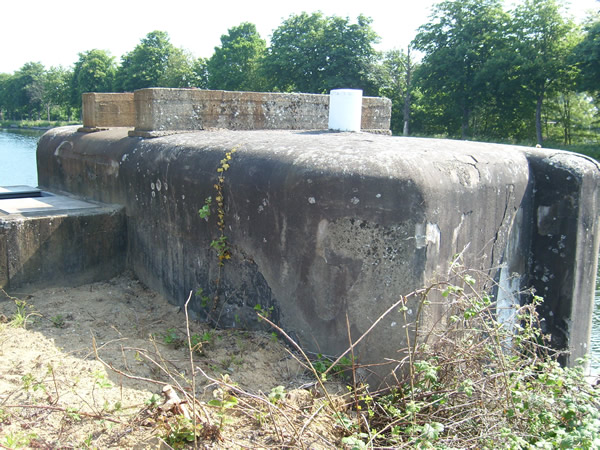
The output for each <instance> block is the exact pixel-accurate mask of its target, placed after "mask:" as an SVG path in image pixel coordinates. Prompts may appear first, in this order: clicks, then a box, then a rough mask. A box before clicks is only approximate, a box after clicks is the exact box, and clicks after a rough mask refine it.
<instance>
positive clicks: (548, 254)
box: [38, 93, 600, 385]
mask: <svg viewBox="0 0 600 450" xmlns="http://www.w3.org/2000/svg"><path fill="white" fill-rule="evenodd" d="M156 94H157V93H153V95H156ZM214 95H216V94H214ZM126 136H127V135H126V131H125V130H118V129H114V130H109V131H104V132H99V133H93V134H88V135H83V134H77V133H74V131H73V129H72V128H63V129H55V130H51V131H49V132H48V133H46V134H45V135H44V136H43V137H42V138H41V140H40V143H39V146H38V167H39V173H38V179H39V183H40V186H42V187H48V188H50V187H51V188H53V189H56V190H62V191H66V192H73V193H76V194H77V195H78V196H82V197H84V198H90V199H95V200H98V201H104V202H108V203H116V204H121V205H124V206H125V208H126V211H127V222H128V226H127V232H128V254H127V261H128V267H129V268H131V269H132V270H134V272H135V273H136V274H137V276H138V277H139V278H140V279H141V280H142V281H143V282H144V283H146V284H147V285H148V286H150V287H151V288H153V289H155V290H157V291H159V292H160V293H162V294H163V295H165V296H166V297H167V298H169V299H170V300H171V301H172V302H174V303H176V304H180V305H181V304H183V302H185V300H186V299H187V296H188V295H189V292H190V291H194V292H196V290H197V289H198V288H202V289H203V290H204V292H206V293H208V295H209V297H210V298H211V299H212V298H214V297H215V296H217V302H216V304H215V306H214V309H213V307H212V305H211V306H210V307H209V308H204V307H203V306H202V301H201V299H200V298H194V299H193V300H192V302H191V307H192V309H193V310H194V311H195V313H196V314H197V315H198V317H200V318H203V319H204V320H208V321H211V322H213V323H218V324H219V325H220V326H224V327H245V328H256V327H260V326H263V324H261V323H259V322H258V321H257V320H256V318H255V317H256V316H255V314H254V307H255V306H256V305H257V304H260V305H261V307H262V308H263V309H265V310H268V309H269V308H272V318H273V319H274V320H275V321H276V322H277V323H279V324H280V325H281V326H282V327H283V328H284V329H285V330H286V331H287V332H288V333H290V334H291V335H292V336H294V337H295V338H296V339H297V340H298V342H300V344H301V345H303V346H304V347H305V348H306V349H307V350H311V351H316V352H322V353H326V354H338V353H339V352H341V351H343V350H345V349H346V347H347V344H348V336H347V327H346V316H347V317H348V320H349V322H350V330H351V334H352V337H354V338H357V337H358V336H360V335H361V334H362V333H363V332H365V330H367V329H368V328H369V327H370V326H371V324H372V323H373V322H374V321H375V320H376V319H377V318H378V317H379V315H380V314H381V313H382V312H383V311H385V310H386V309H387V308H389V307H390V305H392V304H393V303H394V302H395V301H396V300H397V299H398V298H399V296H400V295H405V294H407V293H409V292H411V291H412V290H414V289H418V288H421V287H423V286H425V285H428V284H429V283H431V282H434V281H436V280H438V279H439V278H443V277H444V276H445V274H446V273H447V270H448V265H449V263H450V261H451V260H452V258H453V256H454V255H455V254H457V253H461V252H462V254H463V260H464V263H465V265H466V266H467V267H470V268H473V269H479V270H482V271H484V272H485V273H487V274H488V275H489V276H490V277H493V278H495V279H498V280H499V281H500V284H501V291H502V292H500V293H499V299H501V300H502V301H503V302H504V305H505V306H507V307H509V308H510V307H511V306H512V305H515V304H519V303H520V302H521V301H522V297H521V296H520V295H519V291H520V290H521V289H524V288H529V287H531V286H534V287H535V288H536V289H537V291H538V293H539V294H541V295H544V297H545V298H546V305H548V306H547V308H548V309H547V310H545V311H544V312H543V313H544V315H545V318H546V325H545V326H546V327H547V329H546V331H547V332H549V333H551V334H552V335H553V337H554V342H555V345H556V346H557V348H561V349H564V350H568V351H569V352H570V355H571V356H570V358H567V360H566V362H567V363H569V362H572V361H573V359H574V358H577V357H579V356H582V355H583V354H584V353H585V352H586V345H587V344H588V343H589V332H590V320H591V319H590V318H591V314H590V311H591V308H592V305H593V295H594V290H595V283H594V280H595V277H594V275H595V269H596V257H597V254H598V245H599V241H598V236H599V233H598V231H599V229H598V227H599V224H598V221H597V220H596V218H597V216H598V214H599V212H600V198H599V197H598V194H597V193H598V192H600V190H599V187H600V186H599V184H600V170H599V169H598V165H597V163H595V162H593V161H591V160H589V159H586V158H585V157H582V156H581V155H575V154H571V153H568V152H561V151H553V150H535V149H528V148H524V147H516V146H506V145H495V144H482V143H475V142H465V141H447V140H436V139H417V138H395V137H388V136H378V135H367V134H362V133H329V132H306V131H289V130H288V131H281V130H268V131H227V130H221V131H218V132H211V133H207V132H196V133H187V134H179V135H171V136H165V137H160V138H156V139H152V140H145V139H139V138H129V139H128V138H127V137H126ZM233 148H237V149H238V150H237V152H236V153H235V154H234V157H233V159H232V161H230V168H229V170H228V171H227V172H226V173H225V184H224V193H225V198H224V204H225V224H226V225H225V229H226V235H227V237H228V242H229V244H230V246H231V253H232V258H231V260H230V261H227V263H226V264H225V265H224V266H223V267H222V268H220V267H219V262H218V259H217V256H216V254H215V251H214V249H212V248H211V245H210V244H211V241H212V240H213V239H215V237H217V235H218V230H217V228H216V225H215V223H214V217H213V219H211V220H209V221H208V222H207V221H205V220H203V219H201V218H200V217H199V215H198V210H199V209H200V208H201V207H202V206H203V205H204V204H205V199H206V198H207V197H208V196H213V199H214V195H215V190H214V184H215V182H216V179H217V168H218V167H220V165H221V162H220V161H221V160H222V159H223V157H224V155H225V153H226V152H228V151H230V150H231V149H233ZM498 268H502V269H501V270H498ZM515 273H516V274H517V276H515V275H514V274H515ZM217 278H219V283H218V286H219V288H218V290H217V283H216V281H215V280H216V279H217ZM479 287H482V286H479ZM440 300H441V299H440ZM415 302H416V301H415ZM408 307H409V310H410V313H409V321H410V320H413V318H414V314H415V312H416V310H417V305H416V303H411V304H409V305H408ZM442 309H443V306H442V305H441V304H432V305H430V306H429V307H427V308H426V310H425V315H424V318H423V320H422V322H421V324H420V326H421V327H422V329H426V328H427V327H428V326H432V325H433V324H436V323H438V322H437V321H438V319H439V318H440V315H441V313H442ZM411 314H413V315H412V316H411ZM403 325H404V321H403V318H402V316H401V314H400V313H399V312H394V314H391V315H390V316H388V317H387V318H386V319H385V320H383V321H382V322H381V323H380V325H379V326H378V327H377V328H376V329H375V330H374V331H373V332H372V334H370V335H369V336H368V337H367V338H366V339H365V340H364V341H363V342H362V343H361V344H360V345H359V346H358V347H357V348H356V349H355V355H356V356H357V357H358V359H359V361H360V363H363V364H368V363H379V362H381V361H383V360H384V359H385V358H397V357H399V354H398V353H397V351H398V350H399V349H402V348H405V347H406V341H405V339H406V338H405V330H404V328H403ZM379 375H384V373H382V372H381V371H380V373H379ZM382 381H383V382H385V380H382ZM375 384H377V383H376V382H373V385H375Z"/></svg>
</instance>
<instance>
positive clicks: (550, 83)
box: [512, 0, 576, 145]
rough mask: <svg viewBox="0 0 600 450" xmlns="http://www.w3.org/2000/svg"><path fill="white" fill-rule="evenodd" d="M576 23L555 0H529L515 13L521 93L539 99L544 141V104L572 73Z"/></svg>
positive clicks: (540, 136) (537, 117)
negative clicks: (570, 56) (571, 60)
mask: <svg viewBox="0 0 600 450" xmlns="http://www.w3.org/2000/svg"><path fill="white" fill-rule="evenodd" d="M574 30H575V25H574V24H573V22H572V21H571V20H569V19H565V13H564V11H563V9H562V7H561V5H560V4H559V3H557V2H556V1H555V0H525V1H524V2H523V3H522V4H520V5H519V6H518V7H517V8H516V9H515V11H514V13H513V22H512V34H513V36H514V39H513V42H514V55H515V60H514V66H515V67H517V68H518V70H517V74H518V78H519V80H520V85H521V86H522V89H521V95H523V96H524V98H530V99H531V102H535V103H534V104H535V130H536V140H537V143H538V144H539V145H542V143H543V133H542V131H543V130H542V108H543V104H544V100H545V98H546V97H547V96H549V95H551V94H553V93H555V92H556V88H558V87H559V85H560V83H561V80H564V79H565V77H567V78H568V77H570V76H571V72H572V69H573V68H572V66H571V65H570V64H569V61H568V60H569V55H570V54H571V53H572V52H573V49H574V47H575V44H576V40H575V38H576V36H575V34H574Z"/></svg>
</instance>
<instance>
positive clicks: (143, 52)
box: [115, 31, 203, 91]
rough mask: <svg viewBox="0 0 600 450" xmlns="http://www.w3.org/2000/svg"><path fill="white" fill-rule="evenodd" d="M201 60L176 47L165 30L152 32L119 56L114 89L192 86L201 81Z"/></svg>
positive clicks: (132, 89) (128, 89)
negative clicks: (119, 60) (129, 50)
mask: <svg viewBox="0 0 600 450" xmlns="http://www.w3.org/2000/svg"><path fill="white" fill-rule="evenodd" d="M201 78H202V69H201V62H200V61H193V59H192V57H191V56H190V55H189V54H188V53H187V52H185V51H184V50H181V49H178V48H176V47H175V46H174V45H173V44H171V41H170V39H169V35H168V34H167V33H166V32H164V31H152V32H150V33H148V34H147V35H146V37H145V38H144V39H142V40H141V42H140V43H139V44H138V45H137V46H136V47H135V48H134V49H133V50H132V51H131V52H129V53H127V54H125V55H123V56H122V57H121V65H120V66H119V68H118V70H117V74H116V80H115V90H117V91H134V90H136V89H142V88H148V87H192V86H196V85H199V84H202V83H203V80H201Z"/></svg>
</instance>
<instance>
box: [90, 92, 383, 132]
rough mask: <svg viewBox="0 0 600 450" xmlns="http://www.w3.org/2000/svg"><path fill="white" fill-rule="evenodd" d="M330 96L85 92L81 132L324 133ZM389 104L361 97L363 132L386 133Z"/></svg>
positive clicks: (253, 93) (242, 93)
mask: <svg viewBox="0 0 600 450" xmlns="http://www.w3.org/2000/svg"><path fill="white" fill-rule="evenodd" d="M328 117H329V95H318V94H281V93H266V92H231V91H210V90H200V89H169V88H148V89H140V90H138V91H135V93H134V94H96V93H89V94H83V125H84V131H85V130H92V131H93V130H97V129H98V128H106V127H132V126H135V130H134V131H132V132H131V133H130V134H131V135H132V136H141V137H157V136H163V135H167V134H173V133H177V132H183V131H194V130H209V129H228V130H326V129H327V123H328ZM390 119H391V102H390V100H389V99H386V98H379V97H364V98H363V107H362V126H361V128H362V129H363V130H364V131H372V132H378V133H383V134H390Z"/></svg>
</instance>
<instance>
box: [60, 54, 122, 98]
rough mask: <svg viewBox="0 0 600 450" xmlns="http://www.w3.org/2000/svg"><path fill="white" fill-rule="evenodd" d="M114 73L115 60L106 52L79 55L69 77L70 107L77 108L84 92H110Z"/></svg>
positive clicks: (115, 69)
mask: <svg viewBox="0 0 600 450" xmlns="http://www.w3.org/2000/svg"><path fill="white" fill-rule="evenodd" d="M116 73H117V66H116V63H115V58H114V57H112V56H111V55H110V54H109V53H108V52H107V51H105V50H98V49H93V50H89V51H87V52H83V53H79V59H78V60H77V62H76V63H75V66H74V68H73V76H72V77H71V105H72V106H73V107H74V108H79V107H80V106H81V94H83V93H84V92H112V90H113V84H114V80H115V75H116Z"/></svg>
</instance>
